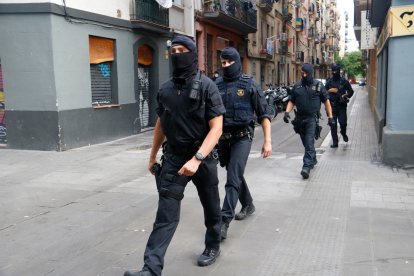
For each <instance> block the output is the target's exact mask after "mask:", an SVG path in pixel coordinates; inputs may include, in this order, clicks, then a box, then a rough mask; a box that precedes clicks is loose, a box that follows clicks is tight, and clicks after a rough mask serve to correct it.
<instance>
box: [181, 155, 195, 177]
mask: <svg viewBox="0 0 414 276" xmlns="http://www.w3.org/2000/svg"><path fill="white" fill-rule="evenodd" d="M200 164H201V161H199V160H197V159H196V158H195V157H193V158H191V159H190V160H189V161H187V163H185V164H184V166H182V167H181V169H180V170H179V171H178V174H179V175H185V176H193V175H194V174H195V173H196V171H197V170H198V166H200Z"/></svg>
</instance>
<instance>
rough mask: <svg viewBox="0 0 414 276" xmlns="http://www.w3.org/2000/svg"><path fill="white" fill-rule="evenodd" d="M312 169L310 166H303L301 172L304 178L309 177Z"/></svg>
mask: <svg viewBox="0 0 414 276" xmlns="http://www.w3.org/2000/svg"><path fill="white" fill-rule="evenodd" d="M309 173H310V169H309V168H303V169H302V171H301V172H300V174H301V175H302V177H303V179H308V178H309Z"/></svg>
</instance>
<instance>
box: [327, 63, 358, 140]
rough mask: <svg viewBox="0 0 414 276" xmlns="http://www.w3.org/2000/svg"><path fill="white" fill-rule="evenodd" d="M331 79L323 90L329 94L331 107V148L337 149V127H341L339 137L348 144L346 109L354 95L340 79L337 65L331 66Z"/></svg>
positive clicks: (347, 83) (342, 79)
mask: <svg viewBox="0 0 414 276" xmlns="http://www.w3.org/2000/svg"><path fill="white" fill-rule="evenodd" d="M331 68H332V78H330V79H328V81H327V82H326V85H325V88H326V90H327V91H328V93H329V100H330V102H331V105H332V113H333V124H332V125H331V135H332V145H331V148H337V147H338V131H337V129H338V125H337V121H338V122H339V125H340V127H341V135H342V138H343V139H344V142H348V140H349V139H348V135H346V126H347V120H348V119H347V115H346V107H347V105H348V101H349V98H351V97H352V96H353V95H354V90H353V89H352V86H351V84H350V83H349V82H348V81H347V80H346V79H344V78H342V77H341V67H340V66H339V65H338V64H333V65H332V67H331Z"/></svg>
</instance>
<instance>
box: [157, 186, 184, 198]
mask: <svg viewBox="0 0 414 276" xmlns="http://www.w3.org/2000/svg"><path fill="white" fill-rule="evenodd" d="M158 192H159V193H160V195H162V196H165V197H171V198H174V199H176V200H182V199H183V198H184V194H177V193H173V192H171V191H170V190H168V189H166V188H161V189H159V190H158Z"/></svg>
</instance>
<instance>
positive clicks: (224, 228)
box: [221, 221, 230, 240]
mask: <svg viewBox="0 0 414 276" xmlns="http://www.w3.org/2000/svg"><path fill="white" fill-rule="evenodd" d="M229 226H230V224H229V223H228V222H224V221H223V222H222V224H221V240H224V239H227V230H228V229H229Z"/></svg>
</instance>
